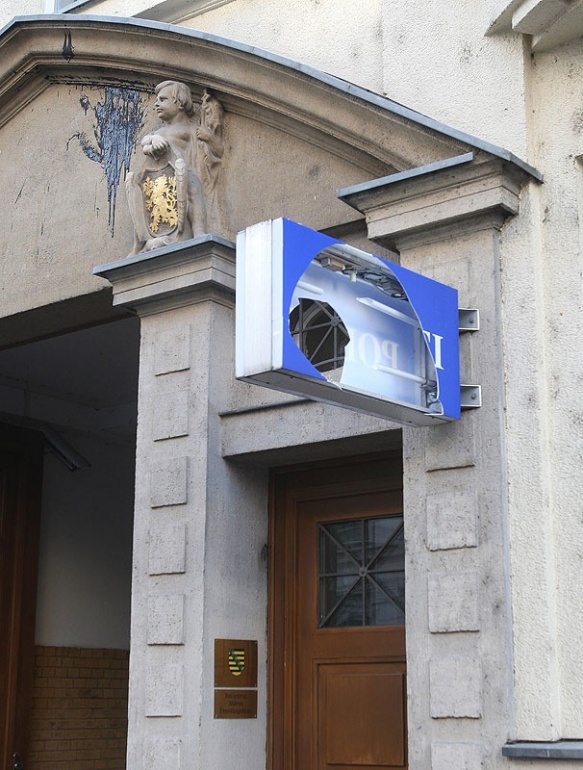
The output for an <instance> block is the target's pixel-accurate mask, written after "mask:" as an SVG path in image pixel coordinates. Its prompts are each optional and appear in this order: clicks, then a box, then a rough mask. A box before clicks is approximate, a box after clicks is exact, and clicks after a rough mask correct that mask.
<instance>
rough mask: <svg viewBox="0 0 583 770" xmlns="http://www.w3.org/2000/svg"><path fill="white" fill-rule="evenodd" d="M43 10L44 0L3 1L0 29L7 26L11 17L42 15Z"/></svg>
mask: <svg viewBox="0 0 583 770" xmlns="http://www.w3.org/2000/svg"><path fill="white" fill-rule="evenodd" d="M44 10H45V0H4V2H3V3H2V6H1V7H0V29H1V28H2V27H3V26H4V25H5V24H8V22H9V21H10V19H12V18H13V16H23V15H24V14H34V13H42V12H43V11H44Z"/></svg>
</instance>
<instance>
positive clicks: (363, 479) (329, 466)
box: [267, 451, 403, 770]
mask: <svg viewBox="0 0 583 770" xmlns="http://www.w3.org/2000/svg"><path fill="white" fill-rule="evenodd" d="M402 487H403V464H402V457H401V453H400V451H388V452H384V453H378V454H374V455H363V456H358V457H350V458H342V459H337V460H330V461H325V462H319V463H311V464H303V465H298V466H291V467H289V466H288V467H284V468H277V469H274V470H273V471H272V473H271V478H270V491H269V565H268V595H269V600H268V730H267V734H268V740H267V758H268V761H267V767H268V770H293V769H294V768H296V767H297V757H296V745H295V743H296V741H295V736H296V724H295V719H296V714H295V677H296V671H295V668H294V662H295V660H296V649H295V644H296V638H297V627H296V617H295V613H294V611H293V609H294V608H295V606H296V598H297V597H296V591H297V579H296V576H297V573H298V552H297V550H298V549H297V537H296V532H297V524H298V522H297V519H298V514H297V503H298V502H300V501H302V500H316V499H318V498H325V497H328V496H330V495H333V496H335V497H341V496H343V495H347V496H348V495H354V494H355V493H358V492H359V491H360V490H363V491H364V490H365V489H366V490H367V491H377V490H378V491H384V490H387V491H388V490H396V489H402Z"/></svg>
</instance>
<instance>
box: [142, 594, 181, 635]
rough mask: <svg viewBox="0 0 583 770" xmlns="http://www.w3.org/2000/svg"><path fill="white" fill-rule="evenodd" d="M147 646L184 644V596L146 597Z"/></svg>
mask: <svg viewBox="0 0 583 770" xmlns="http://www.w3.org/2000/svg"><path fill="white" fill-rule="evenodd" d="M147 639H148V644H184V595H183V594H172V595H170V596H169V595H167V594H164V595H150V596H149V597H148V634H147Z"/></svg>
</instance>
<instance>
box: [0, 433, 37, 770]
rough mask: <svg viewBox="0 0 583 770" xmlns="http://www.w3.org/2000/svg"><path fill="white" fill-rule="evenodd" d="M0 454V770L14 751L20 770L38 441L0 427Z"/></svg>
mask: <svg viewBox="0 0 583 770" xmlns="http://www.w3.org/2000/svg"><path fill="white" fill-rule="evenodd" d="M0 452H2V454H3V455H9V456H11V457H13V458H14V463H13V471H14V474H15V478H14V491H15V497H16V501H15V505H14V507H13V508H12V509H11V511H10V513H11V514H12V524H13V528H14V537H13V542H14V549H13V554H12V559H11V561H10V562H7V563H6V568H7V569H6V573H7V575H6V576H7V578H8V579H9V580H10V586H11V590H10V595H9V596H7V604H8V607H7V608H6V610H7V615H8V618H7V623H6V625H4V622H2V625H3V628H2V633H5V634H6V636H7V639H6V645H5V648H6V660H5V661H1V660H0V666H2V668H3V671H2V672H0V674H1V676H0V679H1V678H3V679H4V680H5V682H6V693H3V699H4V703H3V706H2V708H1V709H0V717H1V718H0V746H2V750H1V751H0V770H12V767H13V762H12V755H13V753H14V752H15V751H18V752H19V754H20V757H21V759H22V760H23V762H24V766H25V767H26V762H27V755H28V746H29V737H30V730H29V728H30V724H29V722H30V702H31V695H32V678H33V667H34V642H35V625H36V593H37V576H38V552H39V533H40V511H41V499H42V492H41V487H42V467H43V452H44V436H43V435H42V434H41V433H38V432H36V431H32V430H25V429H22V428H17V427H14V426H11V425H4V424H0ZM0 514H1V511H0Z"/></svg>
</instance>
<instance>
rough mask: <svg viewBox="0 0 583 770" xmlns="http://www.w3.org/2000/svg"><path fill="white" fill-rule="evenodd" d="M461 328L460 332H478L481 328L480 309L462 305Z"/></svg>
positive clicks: (460, 312) (460, 309)
mask: <svg viewBox="0 0 583 770" xmlns="http://www.w3.org/2000/svg"><path fill="white" fill-rule="evenodd" d="M458 314H459V330H460V334H461V333H464V332H477V331H479V329H480V311H479V310H477V309H476V308H467V307H460V308H458Z"/></svg>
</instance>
